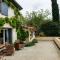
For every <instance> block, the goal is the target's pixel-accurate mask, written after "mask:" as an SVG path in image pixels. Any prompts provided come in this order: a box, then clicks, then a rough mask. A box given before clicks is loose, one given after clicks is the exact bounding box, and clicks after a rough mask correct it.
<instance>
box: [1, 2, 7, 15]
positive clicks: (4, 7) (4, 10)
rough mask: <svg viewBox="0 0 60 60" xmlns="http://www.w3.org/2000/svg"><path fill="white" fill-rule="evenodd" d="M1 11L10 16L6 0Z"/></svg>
mask: <svg viewBox="0 0 60 60" xmlns="http://www.w3.org/2000/svg"><path fill="white" fill-rule="evenodd" d="M1 13H2V14H3V15H5V16H8V6H7V4H6V3H4V2H3V3H2V5H1Z"/></svg>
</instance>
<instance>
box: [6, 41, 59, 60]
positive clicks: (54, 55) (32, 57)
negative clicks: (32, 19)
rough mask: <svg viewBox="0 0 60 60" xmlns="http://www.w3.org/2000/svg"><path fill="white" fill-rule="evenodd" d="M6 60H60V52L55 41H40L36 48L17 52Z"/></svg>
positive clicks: (27, 48)
mask: <svg viewBox="0 0 60 60" xmlns="http://www.w3.org/2000/svg"><path fill="white" fill-rule="evenodd" d="M6 60H60V50H59V49H58V48H57V46H56V45H55V43H54V42H53V41H39V42H38V43H36V45H35V46H32V47H24V48H23V49H22V50H19V51H16V52H15V54H14V56H8V57H6Z"/></svg>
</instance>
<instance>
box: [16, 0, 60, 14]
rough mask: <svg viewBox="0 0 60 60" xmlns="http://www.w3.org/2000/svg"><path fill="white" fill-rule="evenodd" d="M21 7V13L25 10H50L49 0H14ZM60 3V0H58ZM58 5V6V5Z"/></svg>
mask: <svg viewBox="0 0 60 60" xmlns="http://www.w3.org/2000/svg"><path fill="white" fill-rule="evenodd" d="M16 1H17V2H18V3H19V4H20V5H21V6H22V8H23V10H22V11H21V12H22V13H23V14H24V13H25V12H26V11H32V10H40V9H44V10H45V9H48V10H51V0H16ZM58 4H59V5H60V0H58ZM59 7H60V6H59Z"/></svg>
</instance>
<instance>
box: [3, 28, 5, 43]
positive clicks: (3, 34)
mask: <svg viewBox="0 0 60 60" xmlns="http://www.w3.org/2000/svg"><path fill="white" fill-rule="evenodd" d="M3 44H5V29H3Z"/></svg>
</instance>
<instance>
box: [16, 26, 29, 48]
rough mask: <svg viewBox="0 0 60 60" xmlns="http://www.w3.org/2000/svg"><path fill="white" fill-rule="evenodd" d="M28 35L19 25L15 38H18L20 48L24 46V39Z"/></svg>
mask: <svg viewBox="0 0 60 60" xmlns="http://www.w3.org/2000/svg"><path fill="white" fill-rule="evenodd" d="M27 37H28V32H26V31H24V30H23V28H22V27H21V28H20V29H18V31H17V38H18V39H19V40H20V48H22V47H24V46H25V43H24V41H25V40H26V38H27Z"/></svg>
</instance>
